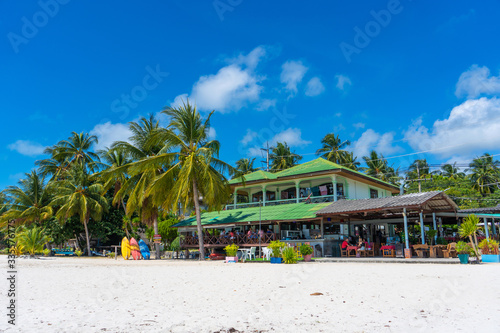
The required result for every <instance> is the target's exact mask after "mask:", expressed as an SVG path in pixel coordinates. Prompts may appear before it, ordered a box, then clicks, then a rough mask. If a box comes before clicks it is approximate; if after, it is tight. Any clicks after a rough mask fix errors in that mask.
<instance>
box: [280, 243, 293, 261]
mask: <svg viewBox="0 0 500 333" xmlns="http://www.w3.org/2000/svg"><path fill="white" fill-rule="evenodd" d="M281 253H282V255H283V261H284V262H285V264H296V263H297V253H296V252H295V249H294V248H293V247H291V246H287V247H285V248H284V249H283V250H282V251H281Z"/></svg>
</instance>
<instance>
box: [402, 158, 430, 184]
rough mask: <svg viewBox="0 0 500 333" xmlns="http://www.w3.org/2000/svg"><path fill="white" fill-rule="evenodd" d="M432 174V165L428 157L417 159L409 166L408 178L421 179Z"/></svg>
mask: <svg viewBox="0 0 500 333" xmlns="http://www.w3.org/2000/svg"><path fill="white" fill-rule="evenodd" d="M429 175H430V167H429V164H428V163H427V160H426V159H420V160H415V161H413V163H412V164H411V165H410V167H409V168H408V172H407V173H406V176H407V177H408V179H421V178H425V177H427V176H429Z"/></svg>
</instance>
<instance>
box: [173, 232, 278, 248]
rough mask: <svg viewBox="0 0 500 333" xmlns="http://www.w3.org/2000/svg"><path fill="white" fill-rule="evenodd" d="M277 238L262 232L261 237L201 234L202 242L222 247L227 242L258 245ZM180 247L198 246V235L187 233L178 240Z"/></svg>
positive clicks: (256, 235) (272, 234)
mask: <svg viewBox="0 0 500 333" xmlns="http://www.w3.org/2000/svg"><path fill="white" fill-rule="evenodd" d="M276 239H278V238H277V236H276V234H274V233H271V234H267V233H265V234H263V235H262V237H259V235H258V234H252V235H250V236H248V235H235V236H234V237H233V238H231V236H229V235H224V236H211V235H208V236H203V244H205V246H207V245H220V246H222V247H224V246H226V245H229V244H236V245H247V244H248V245H259V243H260V244H268V243H270V242H271V241H274V240H276ZM180 245H181V247H190V246H195V247H196V246H198V236H192V235H187V236H186V237H184V238H182V239H181V242H180Z"/></svg>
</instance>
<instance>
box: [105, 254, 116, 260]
mask: <svg viewBox="0 0 500 333" xmlns="http://www.w3.org/2000/svg"><path fill="white" fill-rule="evenodd" d="M106 256H107V257H109V258H112V259H113V258H114V257H115V253H114V252H108V253H106Z"/></svg>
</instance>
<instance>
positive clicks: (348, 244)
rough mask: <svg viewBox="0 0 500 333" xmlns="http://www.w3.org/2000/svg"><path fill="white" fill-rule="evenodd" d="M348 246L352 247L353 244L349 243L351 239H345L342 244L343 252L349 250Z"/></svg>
mask: <svg viewBox="0 0 500 333" xmlns="http://www.w3.org/2000/svg"><path fill="white" fill-rule="evenodd" d="M348 246H351V243H349V239H348V238H347V237H344V241H343V242H342V250H345V249H347V247H348Z"/></svg>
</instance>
